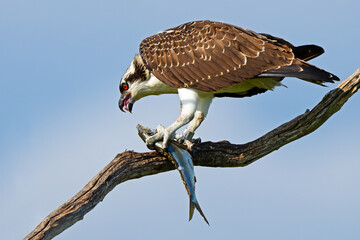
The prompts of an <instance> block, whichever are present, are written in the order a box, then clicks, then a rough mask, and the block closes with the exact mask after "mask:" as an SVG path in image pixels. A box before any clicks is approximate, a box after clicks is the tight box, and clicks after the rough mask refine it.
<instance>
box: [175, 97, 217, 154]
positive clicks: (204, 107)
mask: <svg viewBox="0 0 360 240" xmlns="http://www.w3.org/2000/svg"><path fill="white" fill-rule="evenodd" d="M212 99H213V96H206V97H202V98H199V99H198V104H197V108H196V111H195V114H194V118H193V119H192V120H191V122H190V123H189V126H188V127H187V128H186V129H185V131H184V133H183V136H182V138H183V140H184V142H185V144H186V145H187V146H188V148H189V149H190V148H191V147H192V145H193V143H194V142H197V141H199V139H193V136H194V133H195V130H196V129H197V128H198V127H199V126H200V124H201V123H202V122H203V121H204V119H205V117H206V115H207V113H208V110H209V107H210V104H211V101H212Z"/></svg>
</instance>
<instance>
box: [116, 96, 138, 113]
mask: <svg viewBox="0 0 360 240" xmlns="http://www.w3.org/2000/svg"><path fill="white" fill-rule="evenodd" d="M134 103H135V101H134V100H133V99H132V97H131V94H130V93H129V94H126V95H125V96H121V98H120V100H119V108H120V110H121V111H123V112H125V111H124V109H123V108H125V110H126V111H128V112H129V113H131V110H132V108H133V105H134Z"/></svg>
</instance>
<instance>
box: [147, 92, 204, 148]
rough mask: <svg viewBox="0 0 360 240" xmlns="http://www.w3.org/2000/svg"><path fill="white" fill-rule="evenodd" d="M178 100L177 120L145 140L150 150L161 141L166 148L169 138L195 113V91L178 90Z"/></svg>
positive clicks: (196, 97)
mask: <svg viewBox="0 0 360 240" xmlns="http://www.w3.org/2000/svg"><path fill="white" fill-rule="evenodd" d="M178 92H179V98H180V106H181V113H180V116H179V117H178V119H176V121H175V122H174V123H172V124H171V125H170V126H168V127H167V128H165V129H163V130H162V131H160V132H158V133H156V134H155V135H153V136H151V137H149V138H148V139H146V145H147V146H148V148H150V149H152V148H153V146H154V144H155V142H157V141H160V140H163V148H164V149H165V148H166V147H167V142H168V141H169V139H170V137H172V136H174V134H175V132H176V130H178V129H179V128H181V127H182V126H184V125H185V124H188V123H189V122H190V121H191V120H192V119H193V118H194V113H195V111H196V106H197V99H198V93H197V91H196V90H192V89H188V88H180V89H179V90H178Z"/></svg>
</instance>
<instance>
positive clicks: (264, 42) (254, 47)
mask: <svg viewBox="0 0 360 240" xmlns="http://www.w3.org/2000/svg"><path fill="white" fill-rule="evenodd" d="M312 46H314V45H312ZM315 47H316V46H315ZM293 48H294V46H292V45H291V44H290V43H288V42H286V41H285V40H282V39H280V38H275V37H272V36H271V35H260V34H257V33H255V32H253V31H250V30H245V29H242V28H239V27H236V26H233V25H229V24H226V23H218V22H210V21H199V22H191V23H186V24H183V25H180V26H178V27H175V28H172V29H169V30H167V31H164V32H161V33H158V34H156V35H154V36H151V37H148V38H146V39H144V40H143V41H142V42H141V44H140V54H141V56H142V58H143V60H144V62H145V63H146V65H147V66H148V68H149V69H150V70H151V71H152V73H153V74H154V75H155V76H156V77H157V78H158V79H159V80H161V81H163V82H164V83H166V84H168V85H170V86H172V87H177V88H182V87H191V88H195V89H198V90H202V91H217V90H220V89H222V88H225V87H230V86H232V85H234V84H236V83H238V82H241V81H245V80H246V79H249V78H253V77H256V76H258V75H260V74H262V73H264V72H266V71H268V70H274V71H275V70H276V69H280V68H281V67H283V66H290V65H291V64H292V63H293V61H294V59H295V55H297V54H296V52H298V54H299V55H301V54H302V55H304V58H306V59H309V58H312V57H313V56H314V55H316V54H318V53H319V51H317V52H316V51H315V50H319V49H316V48H314V49H315V50H314V49H311V50H312V51H308V49H306V48H298V50H296V48H295V54H294V52H293ZM314 52H315V53H316V54H315V53H314ZM320 54H321V53H320ZM318 55H319V54H318ZM316 56H317V55H316ZM287 70H288V69H287V68H286V67H285V68H283V69H282V71H283V72H284V71H285V72H286V71H287ZM279 73H280V72H277V73H276V74H279ZM268 74H270V75H271V74H273V73H272V72H268Z"/></svg>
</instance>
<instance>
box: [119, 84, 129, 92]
mask: <svg viewBox="0 0 360 240" xmlns="http://www.w3.org/2000/svg"><path fill="white" fill-rule="evenodd" d="M120 88H121V90H124V91H126V90H128V89H129V85H128V84H127V83H122V84H121V87H120Z"/></svg>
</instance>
